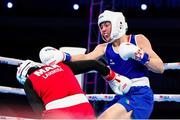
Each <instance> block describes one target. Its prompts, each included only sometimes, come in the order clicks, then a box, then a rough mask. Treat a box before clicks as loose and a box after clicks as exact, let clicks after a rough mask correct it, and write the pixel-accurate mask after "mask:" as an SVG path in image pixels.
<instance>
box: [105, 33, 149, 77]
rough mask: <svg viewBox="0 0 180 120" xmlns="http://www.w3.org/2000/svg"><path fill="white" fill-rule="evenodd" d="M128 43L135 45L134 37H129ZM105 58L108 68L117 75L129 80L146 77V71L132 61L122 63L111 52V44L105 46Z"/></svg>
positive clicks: (120, 59)
mask: <svg viewBox="0 0 180 120" xmlns="http://www.w3.org/2000/svg"><path fill="white" fill-rule="evenodd" d="M130 43H132V44H134V45H136V40H135V35H131V36H130ZM105 57H106V60H107V62H108V65H109V66H110V68H111V69H112V70H113V71H115V72H116V73H118V74H121V75H124V76H126V77H128V78H130V79H132V78H140V77H145V76H148V69H147V68H146V67H145V66H144V65H142V64H141V63H139V62H138V61H136V60H134V59H128V60H127V61H124V60H123V59H122V58H121V57H120V55H119V54H118V53H116V52H114V50H113V46H112V43H109V44H107V47H106V50H105Z"/></svg>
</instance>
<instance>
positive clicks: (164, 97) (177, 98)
mask: <svg viewBox="0 0 180 120" xmlns="http://www.w3.org/2000/svg"><path fill="white" fill-rule="evenodd" d="M7 59H8V60H6V58H5V60H2V57H0V63H1V64H10V65H17V63H18V64H19V63H20V62H22V60H19V59H14V58H10V59H13V60H15V61H16V62H15V63H14V61H13V60H12V61H13V62H12V61H10V62H9V63H8V61H9V58H7ZM164 69H165V70H180V62H174V63H164ZM0 93H3V94H15V95H21V96H25V95H26V94H25V92H24V89H22V88H15V87H8V86H0ZM86 96H87V98H88V99H89V101H94V102H96V101H105V102H107V101H111V100H112V99H113V98H114V96H115V94H87V95H86ZM154 101H156V102H180V94H154ZM8 117H9V116H1V115H0V118H8Z"/></svg>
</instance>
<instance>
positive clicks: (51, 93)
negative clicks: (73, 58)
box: [29, 63, 83, 104]
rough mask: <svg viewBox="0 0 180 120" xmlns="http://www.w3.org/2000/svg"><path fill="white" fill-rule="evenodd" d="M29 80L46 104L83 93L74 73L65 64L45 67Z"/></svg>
mask: <svg viewBox="0 0 180 120" xmlns="http://www.w3.org/2000/svg"><path fill="white" fill-rule="evenodd" d="M29 79H30V80H31V82H32V85H33V88H34V90H35V91H36V92H37V94H38V95H39V96H40V97H41V98H42V100H43V102H44V104H47V103H48V102H51V101H53V100H56V99H60V98H64V97H67V96H70V95H74V94H79V93H83V91H82V90H81V88H80V85H79V83H78V81H77V79H76V78H75V76H74V74H73V73H72V71H71V70H70V68H69V67H68V66H67V65H65V64H63V63H59V64H58V65H54V66H44V67H42V68H41V69H38V70H36V71H34V72H33V73H32V74H30V76H29Z"/></svg>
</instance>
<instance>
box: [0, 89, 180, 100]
mask: <svg viewBox="0 0 180 120" xmlns="http://www.w3.org/2000/svg"><path fill="white" fill-rule="evenodd" d="M0 93H11V94H18V95H25V92H24V89H22V88H12V87H5V86H0ZM86 96H87V98H88V99H89V100H90V101H111V100H113V98H114V96H115V94H87V95H86ZM154 101H157V102H165V101H169V102H180V94H155V95H154Z"/></svg>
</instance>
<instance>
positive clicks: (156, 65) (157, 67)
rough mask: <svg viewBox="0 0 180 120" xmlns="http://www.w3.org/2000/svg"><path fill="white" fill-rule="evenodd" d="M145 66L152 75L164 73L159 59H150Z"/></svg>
mask: <svg viewBox="0 0 180 120" xmlns="http://www.w3.org/2000/svg"><path fill="white" fill-rule="evenodd" d="M145 66H146V67H147V68H148V69H149V70H151V71H152V72H154V73H163V72H164V64H163V62H162V60H161V59H157V58H150V59H149V62H148V63H146V64H145Z"/></svg>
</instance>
